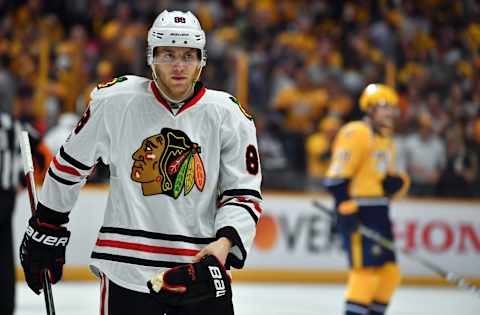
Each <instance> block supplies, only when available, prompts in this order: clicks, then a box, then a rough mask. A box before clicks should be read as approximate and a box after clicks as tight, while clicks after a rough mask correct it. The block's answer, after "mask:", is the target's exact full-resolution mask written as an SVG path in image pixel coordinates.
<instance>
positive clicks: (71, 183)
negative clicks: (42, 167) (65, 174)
mask: <svg viewBox="0 0 480 315" xmlns="http://www.w3.org/2000/svg"><path fill="white" fill-rule="evenodd" d="M48 175H50V177H51V178H53V179H54V180H56V181H57V182H59V183H61V184H64V185H68V186H72V185H75V184H78V183H79V182H72V181H69V180H66V179H63V178H61V177H59V176H57V175H55V173H54V172H53V171H52V169H51V168H49V169H48Z"/></svg>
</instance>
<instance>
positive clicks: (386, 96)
mask: <svg viewBox="0 0 480 315" xmlns="http://www.w3.org/2000/svg"><path fill="white" fill-rule="evenodd" d="M375 105H388V106H393V107H397V106H398V94H397V92H395V90H394V89H392V88H391V87H389V86H387V85H385V84H380V83H372V84H369V85H367V87H366V88H365V90H363V92H362V95H361V96H360V109H361V110H362V111H364V112H366V111H367V110H368V108H369V107H370V106H375Z"/></svg>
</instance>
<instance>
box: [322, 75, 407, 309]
mask: <svg viewBox="0 0 480 315" xmlns="http://www.w3.org/2000/svg"><path fill="white" fill-rule="evenodd" d="M359 103H360V109H361V110H362V111H364V112H365V113H366V117H365V119H364V120H362V121H354V122H350V123H348V124H346V125H345V126H343V127H342V129H340V131H339V133H338V134H337V136H336V138H335V141H334V144H333V157H332V163H331V164H330V166H329V168H328V171H327V176H326V180H325V186H326V188H327V189H328V191H329V192H330V193H331V194H332V195H333V196H334V198H335V208H336V212H337V217H338V225H339V230H340V233H341V234H342V241H343V245H344V248H345V250H346V252H347V253H348V259H349V264H350V268H351V271H350V274H349V279H348V288H347V292H346V308H345V314H346V315H360V314H361V315H380V314H384V313H385V310H386V308H387V305H388V303H389V301H390V298H391V297H392V295H393V293H394V291H395V289H396V287H397V286H398V284H399V283H400V270H399V267H398V265H397V263H396V259H395V253H394V252H392V251H389V250H386V249H384V248H382V247H380V246H379V245H378V244H376V243H375V242H373V241H371V240H370V239H368V238H364V237H363V236H362V235H361V234H360V233H359V231H358V225H359V224H363V225H365V226H367V227H369V228H371V229H373V230H375V231H377V232H379V233H380V234H382V235H383V236H384V237H385V238H387V239H391V240H393V232H392V224H391V221H390V218H389V203H390V199H391V198H392V197H394V196H395V197H396V196H399V195H401V194H403V193H404V192H406V190H407V189H408V186H409V179H408V176H406V175H405V174H404V173H401V172H398V171H397V170H396V167H395V160H396V157H395V155H396V154H395V146H394V143H393V139H392V133H393V128H394V122H395V117H396V116H397V112H398V95H397V93H396V92H395V91H394V90H393V89H392V88H390V87H388V86H386V85H383V84H370V85H368V86H367V87H366V88H365V90H364V91H363V93H362V95H361V96H360V102H359Z"/></svg>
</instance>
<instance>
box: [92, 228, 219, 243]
mask: <svg viewBox="0 0 480 315" xmlns="http://www.w3.org/2000/svg"><path fill="white" fill-rule="evenodd" d="M100 233H114V234H120V235H128V236H140V237H146V238H150V239H155V240H164V241H178V242H185V243H191V244H210V243H211V242H213V241H215V238H214V237H191V236H185V235H175V234H164V233H155V232H149V231H143V230H132V229H125V228H117V227H108V226H102V227H101V228H100Z"/></svg>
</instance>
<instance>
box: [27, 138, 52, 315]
mask: <svg viewBox="0 0 480 315" xmlns="http://www.w3.org/2000/svg"><path fill="white" fill-rule="evenodd" d="M20 149H21V151H22V160H23V171H24V173H25V179H26V182H27V189H28V197H29V200H30V209H31V210H32V215H33V214H34V213H35V211H36V210H37V192H36V190H35V177H34V170H33V160H32V152H31V149H30V140H29V139H28V132H27V131H22V134H21V137H20ZM41 278H42V279H41V280H42V287H43V296H44V297H45V307H46V309H47V315H55V305H54V304H53V295H52V285H51V284H50V281H49V276H48V270H47V269H45V270H43V271H42V274H41Z"/></svg>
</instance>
